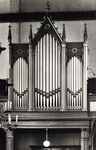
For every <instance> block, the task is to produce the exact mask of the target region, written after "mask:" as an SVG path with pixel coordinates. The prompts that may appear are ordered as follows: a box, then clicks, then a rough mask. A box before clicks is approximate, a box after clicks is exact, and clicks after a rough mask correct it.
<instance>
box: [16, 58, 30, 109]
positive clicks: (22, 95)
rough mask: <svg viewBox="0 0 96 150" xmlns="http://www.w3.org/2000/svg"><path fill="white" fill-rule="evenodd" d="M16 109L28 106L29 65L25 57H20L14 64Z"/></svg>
mask: <svg viewBox="0 0 96 150" xmlns="http://www.w3.org/2000/svg"><path fill="white" fill-rule="evenodd" d="M13 84H14V86H13V98H14V100H13V101H14V109H26V108H27V107H28V103H27V101H28V91H27V89H28V65H27V63H26V62H25V60H24V59H23V58H21V57H20V58H18V59H17V60H16V62H15V63H14V66H13Z"/></svg>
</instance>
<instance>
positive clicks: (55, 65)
mask: <svg viewBox="0 0 96 150" xmlns="http://www.w3.org/2000/svg"><path fill="white" fill-rule="evenodd" d="M8 40H9V53H10V55H9V56H10V74H9V82H10V83H13V87H9V98H8V101H12V106H13V109H16V110H30V111H31V110H62V111H64V110H84V111H86V110H87V56H88V47H87V29H86V24H85V29H84V42H79V43H76V42H75V43H67V42H66V35H65V25H63V33H62V37H61V35H60V34H59V33H58V31H57V28H55V26H54V23H53V22H52V21H51V19H50V17H48V15H46V17H45V19H44V21H43V23H42V25H41V27H40V28H39V29H38V32H37V34H36V35H35V37H34V38H33V35H32V26H31V25H30V32H29V44H28V43H27V44H14V43H12V42H11V28H9V35H8Z"/></svg>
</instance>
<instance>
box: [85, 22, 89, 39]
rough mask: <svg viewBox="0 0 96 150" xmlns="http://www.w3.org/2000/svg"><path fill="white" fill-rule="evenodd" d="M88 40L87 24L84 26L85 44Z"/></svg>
mask: <svg viewBox="0 0 96 150" xmlns="http://www.w3.org/2000/svg"><path fill="white" fill-rule="evenodd" d="M87 38H88V34H87V24H86V23H85V24H84V42H86V41H87Z"/></svg>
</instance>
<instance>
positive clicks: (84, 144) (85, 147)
mask: <svg viewBox="0 0 96 150" xmlns="http://www.w3.org/2000/svg"><path fill="white" fill-rule="evenodd" d="M81 150H89V129H81Z"/></svg>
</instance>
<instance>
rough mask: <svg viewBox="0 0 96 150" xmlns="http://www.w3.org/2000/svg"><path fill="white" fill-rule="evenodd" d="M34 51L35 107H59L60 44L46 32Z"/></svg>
mask: <svg viewBox="0 0 96 150" xmlns="http://www.w3.org/2000/svg"><path fill="white" fill-rule="evenodd" d="M35 51H36V52H35V109H41V110H42V109H45V110H46V109H47V110H52V109H53V110H54V109H60V44H59V43H58V41H57V40H56V39H55V38H54V37H53V36H52V35H51V34H48V33H46V34H45V35H44V36H43V37H41V38H40V40H39V41H38V43H37V45H36V49H35Z"/></svg>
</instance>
